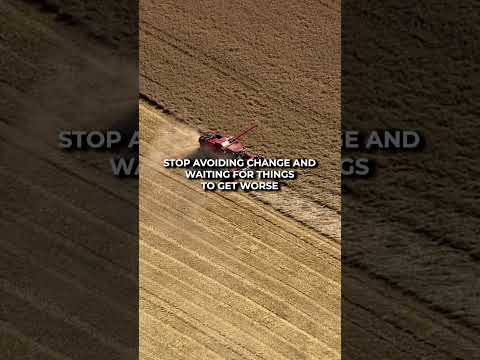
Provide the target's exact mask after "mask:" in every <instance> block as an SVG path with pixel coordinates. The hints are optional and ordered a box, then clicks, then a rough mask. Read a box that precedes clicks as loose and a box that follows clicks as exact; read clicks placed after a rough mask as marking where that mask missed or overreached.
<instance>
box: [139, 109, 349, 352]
mask: <svg viewBox="0 0 480 360" xmlns="http://www.w3.org/2000/svg"><path fill="white" fill-rule="evenodd" d="M140 133H141V153H140V163H141V173H142V176H141V177H140V340H141V341H140V350H141V353H142V354H143V356H145V358H152V359H167V358H168V359H170V358H171V359H180V358H181V359H200V358H201V359H338V358H339V357H340V248H339V245H338V243H337V242H335V241H332V240H329V239H328V238H326V237H324V236H321V235H319V234H317V233H315V232H313V231H312V230H308V229H306V228H305V227H304V226H302V225H300V224H297V223H296V222H294V221H292V220H291V219H289V218H287V217H285V216H283V215H281V214H279V213H277V212H275V211H272V209H271V208H269V207H266V206H264V205H262V204H261V203H259V202H257V201H254V200H252V199H251V198H250V197H248V196H245V195H244V194H240V193H215V194H212V193H205V192H204V191H203V190H202V189H201V187H200V184H199V183H198V182H192V181H188V180H186V179H185V178H184V177H183V175H182V173H181V172H180V171H174V170H171V169H164V168H163V165H162V163H163V161H162V160H163V159H164V158H174V157H182V156H186V155H188V153H189V152H193V151H195V150H196V149H197V137H198V133H196V132H195V131H193V130H191V128H189V127H187V126H185V125H183V124H179V123H178V122H176V121H175V119H173V118H171V117H167V116H166V115H165V114H162V113H159V112H158V111H156V110H155V108H152V107H150V106H149V105H147V104H145V103H141V105H140ZM179 139H183V141H182V142H181V144H179V143H178V140H179Z"/></svg>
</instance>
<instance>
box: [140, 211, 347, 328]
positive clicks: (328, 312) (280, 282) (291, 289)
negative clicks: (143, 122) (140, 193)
mask: <svg viewBox="0 0 480 360" xmlns="http://www.w3.org/2000/svg"><path fill="white" fill-rule="evenodd" d="M143 211H147V212H149V211H148V210H145V209H144V210H143ZM150 213H152V212H150ZM152 214H153V213H152ZM154 217H155V218H157V219H159V220H160V221H163V222H166V223H168V222H167V221H164V220H161V219H160V217H158V216H154ZM197 225H199V224H197ZM170 226H171V227H174V225H172V224H170ZM149 228H150V226H149ZM149 228H147V231H148V232H151V233H152V234H155V235H159V234H160V232H159V231H158V229H156V228H152V229H149ZM207 231H208V230H207ZM211 233H212V234H213V232H211ZM191 238H192V239H194V238H195V237H194V236H191ZM220 240H221V239H220ZM170 241H171V242H173V243H174V244H175V245H176V246H178V247H180V248H181V249H183V250H185V251H188V252H192V253H195V254H196V256H198V257H199V258H204V257H205V255H202V254H200V253H198V252H197V251H196V250H194V249H190V248H189V247H184V246H182V244H180V243H179V242H178V241H176V240H170ZM201 242H202V243H206V244H207V246H209V247H212V248H214V249H215V250H216V251H217V252H219V253H221V254H223V255H224V256H225V257H226V258H229V259H230V261H233V263H238V264H240V266H241V267H247V268H248V269H253V271H254V272H256V273H257V277H256V278H255V282H254V283H252V284H253V285H255V286H261V287H263V288H265V289H266V290H267V289H268V288H277V287H276V286H274V285H273V284H271V282H272V281H273V282H274V284H275V283H278V285H281V287H283V290H284V291H286V292H293V293H296V292H298V293H299V294H300V295H298V294H297V296H300V298H301V299H302V300H304V301H305V300H307V304H306V305H305V303H304V304H303V305H302V308H303V307H312V306H313V307H316V308H318V309H319V310H320V311H321V312H324V313H325V314H326V315H327V316H331V317H335V316H336V314H335V313H334V312H332V311H331V310H329V309H327V308H325V307H324V306H322V305H321V304H320V303H318V302H315V301H314V299H313V298H311V297H310V296H308V295H307V294H305V293H304V292H302V291H301V290H299V289H297V288H295V287H294V286H292V285H290V284H289V283H287V282H285V281H283V280H281V279H278V278H275V277H273V276H272V275H270V274H268V273H266V272H265V271H262V270H260V269H258V268H257V267H255V266H254V265H250V264H249V263H247V262H245V261H240V260H237V259H235V258H234V257H232V256H230V255H228V253H226V252H225V251H224V250H222V249H221V248H219V247H218V246H216V245H214V244H212V243H210V242H206V241H201ZM217 256H218V255H217ZM205 259H207V260H209V261H211V262H212V263H216V264H220V261H215V260H214V259H212V260H210V259H208V258H206V257H205ZM221 266H222V268H223V269H225V271H226V272H231V273H232V274H234V275H237V276H239V277H242V278H247V276H248V278H252V279H253V278H254V277H253V276H251V275H247V276H245V275H242V274H238V273H237V271H238V270H234V269H231V268H230V267H231V264H230V267H227V266H229V265H228V262H225V264H222V265H221ZM242 271H243V272H246V270H242ZM250 271H252V270H250ZM258 274H259V275H260V276H258ZM262 277H264V278H265V279H268V282H267V281H266V280H265V279H263V278H262ZM322 277H323V276H322ZM299 280H302V279H301V278H299ZM268 283H270V284H269V285H267V284H268ZM276 285H277V284H276ZM335 285H338V284H333V285H332V287H335ZM332 290H333V289H332ZM267 291H269V292H270V293H271V294H272V296H276V297H281V296H285V294H280V295H279V294H276V293H275V292H272V291H271V290H267ZM288 297H290V296H288ZM295 302H296V303H297V304H300V301H299V300H296V301H295ZM299 310H300V307H299ZM300 311H302V312H303V313H305V312H304V311H303V310H300ZM305 314H307V313H305ZM307 315H310V316H312V315H311V314H307ZM320 320H323V319H320Z"/></svg>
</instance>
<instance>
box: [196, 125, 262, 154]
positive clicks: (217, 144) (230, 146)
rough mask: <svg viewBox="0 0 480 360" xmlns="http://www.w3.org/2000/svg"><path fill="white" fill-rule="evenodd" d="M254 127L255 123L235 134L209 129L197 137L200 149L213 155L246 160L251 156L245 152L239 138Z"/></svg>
mask: <svg viewBox="0 0 480 360" xmlns="http://www.w3.org/2000/svg"><path fill="white" fill-rule="evenodd" d="M256 127H257V125H256V124H254V125H252V126H250V127H249V128H247V129H245V130H243V131H241V132H240V133H239V134H237V135H235V136H228V135H225V134H223V133H221V132H219V131H210V132H208V133H206V134H203V135H201V136H200V137H199V139H198V142H199V143H200V150H201V151H202V152H204V153H205V154H207V155H210V156H214V157H225V158H233V159H239V158H240V159H244V160H248V159H250V158H252V157H253V156H251V155H249V154H248V153H247V150H246V148H245V146H244V145H242V144H241V143H240V142H239V140H240V138H241V137H243V136H244V135H246V134H247V133H249V132H250V131H252V130H253V129H255V128H256Z"/></svg>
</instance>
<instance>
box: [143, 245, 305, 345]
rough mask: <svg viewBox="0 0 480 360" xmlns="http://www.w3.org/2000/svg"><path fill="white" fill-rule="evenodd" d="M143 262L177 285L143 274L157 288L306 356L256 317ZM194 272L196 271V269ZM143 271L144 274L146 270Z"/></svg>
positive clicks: (242, 329)
mask: <svg viewBox="0 0 480 360" xmlns="http://www.w3.org/2000/svg"><path fill="white" fill-rule="evenodd" d="M144 246H146V247H149V248H151V249H152V250H154V251H156V252H158V250H156V249H155V248H153V247H151V246H149V245H147V244H145V245H144ZM163 256H166V257H169V256H168V255H166V254H163ZM141 262H142V263H143V264H144V265H143V266H147V267H150V268H152V269H153V271H154V273H155V275H158V274H159V273H161V274H162V279H163V278H165V277H166V278H170V279H172V280H170V282H172V281H173V282H174V283H176V286H175V290H174V289H172V286H171V285H163V284H162V283H160V282H159V279H158V277H155V278H153V277H151V276H148V275H146V274H144V273H142V275H141V279H147V280H149V281H151V282H153V283H154V284H155V285H156V286H160V287H162V288H168V290H169V291H170V292H171V293H172V294H174V295H175V296H177V297H179V298H181V299H186V300H187V301H188V302H189V303H191V304H194V305H195V306H196V307H199V308H201V309H202V310H203V311H204V312H205V313H212V314H214V315H215V316H216V317H218V318H220V319H221V320H222V321H224V322H226V323H228V324H230V325H231V326H232V327H234V328H236V329H238V330H239V331H240V332H242V333H245V334H247V335H248V336H251V337H254V338H256V337H258V334H257V333H252V332H251V331H252V330H254V331H255V332H261V333H262V334H263V333H264V332H266V333H267V335H268V337H269V338H270V337H271V336H273V337H274V338H275V339H277V340H278V341H279V342H280V343H281V344H284V345H285V346H287V350H285V352H288V353H290V352H292V350H293V351H294V352H298V353H299V354H306V353H304V352H302V351H301V350H300V349H299V348H297V347H296V346H295V345H294V344H292V343H291V342H290V341H289V339H287V338H283V337H282V336H280V335H278V334H277V333H275V332H274V331H273V330H272V329H270V328H268V327H267V326H266V325H264V324H262V323H260V322H259V321H258V319H256V318H254V317H250V316H249V315H248V314H245V313H243V312H241V311H240V310H239V309H237V308H236V307H235V306H232V305H230V304H227V303H225V302H222V301H219V300H218V298H217V297H214V296H212V295H210V294H209V293H207V292H205V291H204V288H196V287H195V286H193V285H191V283H189V282H186V281H184V280H182V279H179V278H178V277H176V276H175V275H173V274H172V273H171V272H170V271H165V270H163V269H161V268H159V267H158V266H157V265H156V264H154V263H151V262H149V261H145V260H141ZM192 270H193V271H194V269H192ZM142 271H143V272H144V270H142ZM199 275H200V276H201V275H203V274H201V273H200V274H199ZM211 281H212V282H213V281H214V280H213V279H211ZM167 286H168V287H167ZM228 291H233V290H231V289H229V290H228ZM186 293H187V294H190V295H189V296H187V295H185V294H186ZM199 295H201V299H199ZM238 296H239V297H240V296H241V295H240V294H238ZM220 306H221V307H222V309H223V310H219V309H220ZM225 308H228V310H226V309H225ZM264 310H265V311H266V310H268V309H264ZM239 322H241V323H242V325H239ZM245 322H247V324H245ZM252 323H253V324H252ZM254 328H255V329H254ZM259 329H260V330H259ZM265 338H266V337H265ZM258 341H259V342H260V343H262V344H264V345H265V346H267V347H270V348H272V349H273V350H277V351H278V347H279V346H280V344H279V343H278V342H276V343H275V344H270V345H269V344H267V343H266V342H265V341H262V338H258Z"/></svg>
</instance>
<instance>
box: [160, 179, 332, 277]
mask: <svg viewBox="0 0 480 360" xmlns="http://www.w3.org/2000/svg"><path fill="white" fill-rule="evenodd" d="M161 174H162V175H163V173H161ZM151 183H152V184H156V185H160V183H156V182H153V181H151ZM160 186H161V187H162V188H165V187H164V186H163V185H160ZM167 190H168V189H167ZM168 192H169V193H172V191H170V190H168ZM174 196H175V197H179V198H181V199H185V200H186V201H191V200H188V199H187V198H185V197H184V196H181V195H174ZM192 202H193V204H195V206H196V207H197V208H199V209H203V208H202V207H201V205H199V204H197V203H196V202H195V201H192ZM205 210H206V211H208V212H209V213H211V214H212V215H213V216H215V217H217V218H219V219H222V221H223V223H224V224H226V225H227V226H230V227H232V228H238V226H236V225H233V224H232V221H231V220H230V219H228V218H226V217H225V216H222V215H221V214H219V213H215V212H213V211H212V210H210V209H205ZM177 211H178V210H177ZM237 213H238V214H239V216H242V217H244V216H245V215H244V214H242V213H241V212H239V211H237ZM259 226H261V224H259ZM276 228H277V229H278V228H279V229H282V227H281V226H279V225H277V226H276ZM239 230H240V231H241V232H242V233H243V234H245V235H246V236H247V237H248V238H251V239H254V240H255V242H256V243H259V244H261V245H263V246H264V247H266V248H268V249H269V250H271V251H274V252H276V253H277V254H279V255H280V256H286V257H287V258H290V256H289V254H285V253H284V252H282V251H279V250H277V249H276V248H275V247H273V246H272V245H269V244H268V243H266V242H264V241H262V238H261V237H258V236H255V235H253V234H252V233H250V232H247V231H246V230H244V229H242V228H240V229H239ZM266 231H268V232H269V233H270V234H272V235H274V236H278V237H280V238H282V239H285V241H284V243H285V244H288V245H290V246H291V245H293V246H294V247H295V248H298V249H299V250H300V251H302V253H303V252H305V251H311V250H312V249H310V248H304V247H302V246H298V244H293V243H291V242H289V241H288V240H289V239H288V238H287V237H284V236H282V235H279V234H277V233H275V232H274V231H272V230H270V229H268V230H266ZM286 234H287V235H290V236H291V234H290V233H288V232H286ZM293 237H294V238H297V237H295V236H293ZM309 245H310V244H309ZM311 246H312V247H313V248H314V249H315V250H318V251H319V252H321V253H322V254H324V255H325V256H327V257H331V258H333V259H335V260H337V262H330V261H329V264H330V265H333V266H337V267H338V264H339V260H340V259H339V258H337V257H334V256H332V254H330V253H329V252H326V251H324V250H323V249H321V248H317V247H315V246H313V245H311ZM292 260H294V259H292ZM316 260H320V259H316ZM321 260H327V261H328V260H329V259H328V258H322V259H321ZM294 261H296V262H298V263H299V264H302V263H301V262H299V261H298V260H294ZM304 266H306V268H310V267H309V266H307V265H304ZM311 271H312V272H313V273H318V272H317V271H316V270H313V269H312V270H311ZM319 275H320V276H322V277H323V275H321V274H320V273H319ZM332 280H333V279H332Z"/></svg>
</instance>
